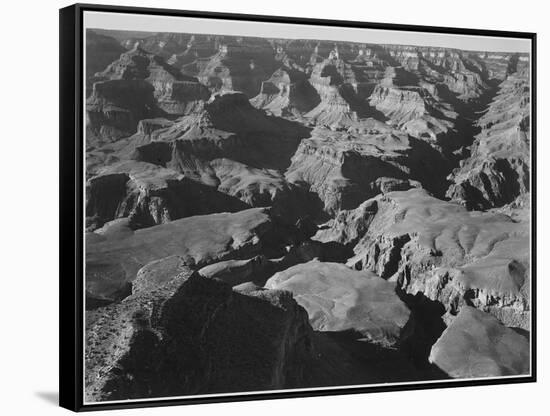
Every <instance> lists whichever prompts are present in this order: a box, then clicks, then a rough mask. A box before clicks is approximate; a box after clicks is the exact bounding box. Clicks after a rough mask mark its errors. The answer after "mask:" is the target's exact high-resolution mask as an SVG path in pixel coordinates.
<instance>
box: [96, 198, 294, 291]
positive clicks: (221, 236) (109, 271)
mask: <svg viewBox="0 0 550 416" xmlns="http://www.w3.org/2000/svg"><path fill="white" fill-rule="evenodd" d="M103 228H105V227H103ZM283 244H284V241H282V236H279V235H277V233H276V232H275V231H274V226H273V222H272V220H271V219H270V217H269V215H268V213H267V212H266V210H264V209H260V208H254V209H250V210H245V211H240V212H238V213H234V214H229V213H223V214H211V215H203V216H194V217H188V218H182V219H180V220H175V221H172V222H171V223H168V224H161V225H157V226H153V227H149V228H144V229H141V230H137V231H131V230H130V231H128V228H125V232H124V233H123V235H122V236H121V235H120V233H107V235H104V233H100V234H98V233H95V232H94V233H87V234H86V290H87V292H88V293H89V294H90V295H93V296H95V297H97V298H98V299H104V300H105V301H112V300H116V299H118V296H117V295H118V294H119V292H120V290H121V288H125V287H127V285H128V282H131V281H132V280H134V279H135V277H136V274H137V272H138V271H139V270H140V269H141V268H142V267H143V266H145V265H146V264H147V263H150V262H151V261H154V260H158V259H162V258H166V257H168V256H174V255H176V256H180V257H182V258H184V259H185V260H184V261H185V264H187V265H190V266H202V265H206V264H209V263H213V262H216V261H221V260H227V259H231V258H239V257H240V258H246V257H249V256H253V255H256V254H258V253H259V252H260V250H261V249H263V250H266V249H267V250H268V251H269V248H271V249H272V250H276V249H277V248H278V247H279V246H281V245H283Z"/></svg>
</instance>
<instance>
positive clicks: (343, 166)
mask: <svg viewBox="0 0 550 416" xmlns="http://www.w3.org/2000/svg"><path fill="white" fill-rule="evenodd" d="M86 41H87V49H86V54H87V55H86V56H87V62H86V64H87V69H86V71H87V72H86V89H87V91H86V94H87V101H86V149H85V150H86V160H85V164H86V176H85V179H86V199H85V214H86V224H85V226H86V231H87V232H86V236H85V249H86V255H85V262H86V263H85V271H86V281H85V291H86V305H85V306H86V328H85V329H86V346H85V347H86V362H85V365H86V398H87V399H88V400H92V401H103V400H126V399H133V398H156V397H161V396H162V397H168V396H181V395H195V394H201V395H202V394H213V393H229V392H244V391H253V390H271V389H286V388H310V387H311V388H318V387H334V386H342V385H361V384H377V383H396V382H408V381H421V382H425V381H429V380H442V379H447V378H472V377H478V378H485V377H500V376H507V375H526V374H529V372H530V360H531V358H532V357H530V349H531V343H530V331H531V330H532V327H531V322H532V320H531V311H532V310H533V309H534V305H533V301H532V299H531V279H532V271H531V270H532V260H531V257H532V253H531V247H530V242H531V238H532V236H531V222H532V219H531V195H530V192H531V184H530V181H531V179H530V178H531V175H532V173H531V165H532V163H531V126H530V123H531V114H530V108H531V98H530V97H531V91H530V79H529V75H530V74H529V69H530V62H529V59H530V58H529V56H528V55H527V54H523V53H500V52H499V53H495V52H491V51H486V52H484V51H481V52H477V51H464V50H458V49H451V48H443V47H430V46H422V47H421V46H410V45H391V44H388V45H376V44H366V43H354V42H335V41H330V40H314V39H301V40H300V39H264V38H249V37H243V36H225V35H214V34H212V35H209V34H191V33H147V32H123V31H112V30H101V29H95V30H94V31H88V33H87V37H86Z"/></svg>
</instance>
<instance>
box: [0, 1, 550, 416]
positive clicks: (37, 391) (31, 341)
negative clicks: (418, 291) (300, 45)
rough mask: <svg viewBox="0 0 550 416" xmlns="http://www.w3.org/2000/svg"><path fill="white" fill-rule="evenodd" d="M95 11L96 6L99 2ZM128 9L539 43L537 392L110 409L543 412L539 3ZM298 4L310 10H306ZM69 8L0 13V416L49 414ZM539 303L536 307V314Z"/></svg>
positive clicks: (545, 27) (545, 86) (549, 32)
mask: <svg viewBox="0 0 550 416" xmlns="http://www.w3.org/2000/svg"><path fill="white" fill-rule="evenodd" d="M100 3H104V2H100ZM105 3H106V4H109V3H118V4H120V5H127V6H145V7H147V6H149V7H151V6H154V7H165V8H183V9H191V10H205V11H223V12H234V13H252V14H267V15H285V16H300V17H314V18H326V19H342V20H363V21H372V22H387V23H403V24H422V25H438V26H452V27H468V28H484V29H500V30H517V31H531V32H537V33H538V34H539V38H538V61H539V64H538V116H539V121H538V162H539V163H538V184H539V186H538V200H539V204H538V213H539V214H538V227H537V228H538V233H537V234H538V246H539V249H538V253H539V257H538V305H539V314H538V327H539V328H538V334H539V344H538V351H539V354H538V364H539V368H538V370H539V382H538V383H537V384H523V385H508V386H496V387H471V388H459V389H443V390H424V391H410V392H400V393H377V394H368V395H351V396H339V397H338V396H333V397H324V398H307V399H286V400H271V401H266V402H250V403H231V404H215V405H200V406H191V407H189V406H188V407H185V408H181V407H169V408H158V409H141V410H125V411H116V412H113V413H112V414H121V415H145V414H147V415H149V414H151V415H176V414H178V415H180V414H182V412H185V413H186V414H190V415H219V414H223V415H224V416H231V415H239V416H244V415H258V414H261V415H262V416H269V415H281V414H283V415H294V414H306V415H308V414H309V415H311V414H315V415H316V416H317V415H334V414H340V415H345V414H364V415H368V414H371V415H394V414H395V415H397V414H406V415H423V416H424V415H445V416H453V415H461V416H463V415H464V414H479V415H481V414H491V415H493V414H503V415H512V414H524V415H527V414H537V415H538V414H543V413H544V412H545V411H547V410H544V409H545V407H546V405H549V404H550V400H549V397H550V393H549V392H550V381H549V377H550V369H549V368H548V367H549V366H548V362H549V360H548V356H547V355H546V352H547V351H548V348H549V345H550V344H549V342H548V333H549V331H548V330H546V331H543V326H546V329H547V326H548V320H547V318H548V313H549V307H548V302H550V301H548V299H547V296H545V294H546V295H547V294H549V292H548V289H549V287H550V286H549V285H548V284H546V282H545V279H546V278H547V275H548V271H549V267H548V263H547V258H548V254H547V252H548V249H549V245H548V243H547V234H548V233H549V232H550V228H549V221H548V216H547V215H546V209H547V207H548V202H550V200H549V194H548V192H547V190H548V183H549V181H550V175H549V165H550V163H548V162H547V161H548V160H549V159H550V141H549V140H548V139H547V133H548V132H549V130H548V123H547V122H546V120H545V118H546V117H545V116H546V115H547V114H548V113H549V112H550V109H549V106H548V100H547V97H548V94H549V93H550V89H549V81H548V75H547V74H548V72H549V71H550V69H549V68H550V59H549V55H548V51H549V50H550V41H549V38H550V23H549V20H548V17H549V16H550V13H548V12H549V10H548V9H549V8H546V7H545V5H544V2H542V1H536V0H523V1H513V2H511V1H505V0H500V1H480V0H461V1H457V2H444V1H441V0H439V1H437V0H434V1H428V0H414V1H410V0H409V1H408V0H392V1H370V2H367V1H358V0H355V1H354V0H336V1H331V2H325V1H321V0H318V1H316V2H313V1H309V2H306V1H298V0H276V1H266V2H262V1H254V0H232V1H228V0H201V1H198V0H188V1H176V0H157V1H153V0H146V1H116V0H111V1H108V2H105ZM308 3H309V4H308ZM69 4H70V3H69V1H58V0H56V1H48V2H46V1H28V0H27V1H23V0H11V1H7V2H4V3H3V5H2V6H3V7H2V14H1V16H2V17H1V19H2V24H1V25H0V30H1V32H2V36H1V38H0V39H1V42H0V54H1V55H0V56H1V60H0V71H1V73H2V76H1V78H0V105H1V107H2V111H1V112H0V114H1V115H2V118H1V121H0V155H1V159H0V221H1V223H0V259H1V263H0V264H1V266H0V308H1V314H0V317H1V322H2V324H1V332H0V334H1V335H0V357H1V367H0V383H1V388H0V413H2V414H4V415H17V414H29V415H44V416H47V415H57V414H64V413H68V412H67V411H66V410H63V409H60V408H58V407H57V406H56V404H55V403H56V394H57V368H58V367H57V366H58V359H57V337H58V327H57V321H58V313H57V304H58V294H57V285H58V283H57V279H58V276H57V273H58V261H57V257H58V249H57V246H58V220H57V217H58V185H57V184H58V169H57V166H58V11H57V9H58V8H60V7H63V6H66V5H69ZM545 302H546V304H545Z"/></svg>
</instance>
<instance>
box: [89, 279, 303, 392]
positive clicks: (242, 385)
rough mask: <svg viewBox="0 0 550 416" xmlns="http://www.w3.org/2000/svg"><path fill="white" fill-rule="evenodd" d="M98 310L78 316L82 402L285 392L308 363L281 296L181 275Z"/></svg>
mask: <svg viewBox="0 0 550 416" xmlns="http://www.w3.org/2000/svg"><path fill="white" fill-rule="evenodd" d="M107 308H108V309H106V310H97V311H95V312H93V313H90V316H88V322H87V331H86V339H87V348H86V399H87V400H90V401H103V400H125V399H137V398H146V397H167V396H176V395H178V396H180V395H191V394H203V393H214V392H228V391H241V392H242V391H251V390H273V389H282V388H290V387H295V386H297V385H300V384H301V383H303V378H304V375H303V373H304V369H305V365H306V363H307V362H308V361H309V360H311V357H312V355H313V354H312V347H311V336H312V330H311V327H310V326H309V323H308V320H307V314H306V312H305V311H304V309H303V308H301V307H300V306H299V305H298V304H297V303H296V302H295V301H294V300H293V298H292V296H291V295H290V294H289V293H288V292H282V291H255V292H249V293H247V294H242V293H237V292H234V291H232V290H231V288H230V287H229V286H227V285H225V284H223V283H222V282H219V281H216V280H213V279H206V278H204V277H201V276H199V275H198V274H193V275H191V276H186V275H185V274H183V275H178V276H177V277H175V278H174V279H173V280H172V281H171V282H169V283H167V284H166V285H164V286H162V287H161V288H159V289H157V290H154V291H148V292H141V293H138V294H136V295H132V296H130V297H129V298H127V299H125V300H124V301H123V302H121V303H119V304H116V305H112V306H109V307H107ZM105 351H110V353H109V354H105ZM175 351H177V354H174V352H175Z"/></svg>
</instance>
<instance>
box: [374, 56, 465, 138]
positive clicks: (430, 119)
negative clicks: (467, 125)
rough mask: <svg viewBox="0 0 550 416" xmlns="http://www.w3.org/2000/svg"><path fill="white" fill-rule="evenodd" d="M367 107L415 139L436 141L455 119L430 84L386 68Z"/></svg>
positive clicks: (445, 132)
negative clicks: (373, 108) (373, 109)
mask: <svg viewBox="0 0 550 416" xmlns="http://www.w3.org/2000/svg"><path fill="white" fill-rule="evenodd" d="M370 104H371V105H372V106H373V107H376V109H377V110H379V111H381V112H382V113H383V114H384V115H385V116H386V117H387V118H388V119H390V120H391V122H392V124H393V125H395V126H396V127H398V128H399V129H401V130H403V131H406V132H407V133H409V134H411V135H412V136H414V137H418V138H423V139H426V140H429V141H432V142H438V141H439V139H440V137H441V136H443V135H445V134H448V133H449V132H450V131H451V129H452V128H453V127H454V120H455V119H456V118H457V114H456V112H454V111H453V108H452V107H451V106H450V105H449V104H447V103H444V102H442V101H441V100H439V99H438V97H437V90H436V89H435V88H434V85H433V84H428V83H426V84H422V82H419V81H418V80H417V78H416V77H415V76H414V75H411V74H410V73H408V72H406V71H403V70H402V69H401V68H393V67H388V68H387V69H386V74H385V78H384V79H383V80H382V82H381V83H380V84H379V85H378V86H376V88H375V89H374V91H373V92H372V94H371V96H370Z"/></svg>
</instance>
